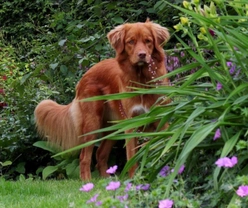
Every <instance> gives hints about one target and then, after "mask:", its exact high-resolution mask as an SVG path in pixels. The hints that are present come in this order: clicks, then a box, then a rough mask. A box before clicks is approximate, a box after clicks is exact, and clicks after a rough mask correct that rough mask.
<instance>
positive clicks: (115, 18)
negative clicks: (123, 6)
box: [112, 17, 124, 24]
mask: <svg viewBox="0 0 248 208" xmlns="http://www.w3.org/2000/svg"><path fill="white" fill-rule="evenodd" d="M112 20H113V21H114V22H115V23H117V24H122V23H123V22H124V20H123V19H122V18H121V17H113V18H112Z"/></svg>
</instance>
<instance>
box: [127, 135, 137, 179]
mask: <svg viewBox="0 0 248 208" xmlns="http://www.w3.org/2000/svg"><path fill="white" fill-rule="evenodd" d="M126 133H130V131H127V132H126ZM137 144H138V139H137V138H132V139H126V154H127V161H129V160H130V159H131V158H132V157H133V156H134V155H135V154H136V153H137V151H138V150H137V146H138V145H137ZM137 167H138V164H137V163H135V164H134V165H133V166H132V167H131V168H130V169H129V172H128V175H129V177H130V178H132V177H133V176H134V173H135V170H136V169H137Z"/></svg>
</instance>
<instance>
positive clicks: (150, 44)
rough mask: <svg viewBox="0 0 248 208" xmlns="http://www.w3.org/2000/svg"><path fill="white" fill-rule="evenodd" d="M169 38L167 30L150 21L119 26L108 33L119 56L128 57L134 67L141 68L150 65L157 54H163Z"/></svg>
mask: <svg viewBox="0 0 248 208" xmlns="http://www.w3.org/2000/svg"><path fill="white" fill-rule="evenodd" d="M169 38H170V34H169V32H168V30H167V28H165V27H162V26H160V25H159V24H156V23H153V22H150V21H149V20H147V21H146V22H145V23H140V22H139V23H126V24H123V25H119V26H117V27H116V28H114V29H113V30H111V31H110V32H109V33H108V40H109V42H110V44H111V45H112V47H113V48H114V49H115V51H116V53H117V56H120V55H121V54H123V55H124V56H125V55H126V56H128V59H129V61H130V62H131V63H132V64H133V65H139V66H142V65H144V64H147V63H149V62H150V61H151V56H153V54H155V53H156V52H159V53H161V51H162V45H163V44H164V43H166V42H167V41H168V40H169ZM162 53H163V52H162Z"/></svg>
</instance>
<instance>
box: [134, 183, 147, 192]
mask: <svg viewBox="0 0 248 208" xmlns="http://www.w3.org/2000/svg"><path fill="white" fill-rule="evenodd" d="M149 188H150V184H148V183H147V184H140V185H137V186H136V190H137V191H139V190H143V191H147V190H148V189H149Z"/></svg>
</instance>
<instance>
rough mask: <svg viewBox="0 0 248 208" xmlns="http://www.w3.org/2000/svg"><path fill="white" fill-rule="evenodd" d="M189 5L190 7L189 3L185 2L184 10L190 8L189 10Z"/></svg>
mask: <svg viewBox="0 0 248 208" xmlns="http://www.w3.org/2000/svg"><path fill="white" fill-rule="evenodd" d="M189 5H190V3H189V2H187V1H183V6H184V8H186V9H188V8H189Z"/></svg>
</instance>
